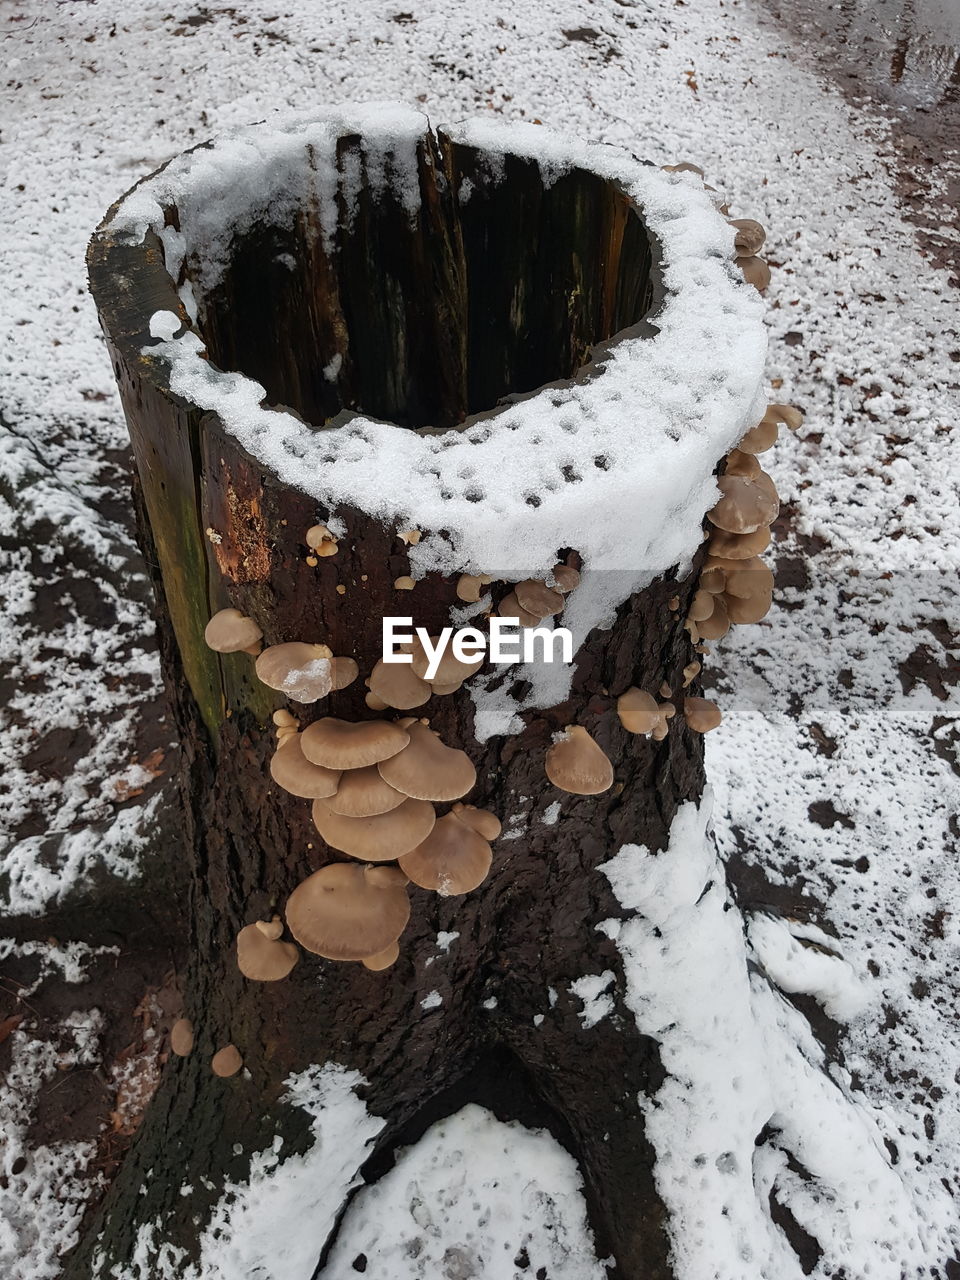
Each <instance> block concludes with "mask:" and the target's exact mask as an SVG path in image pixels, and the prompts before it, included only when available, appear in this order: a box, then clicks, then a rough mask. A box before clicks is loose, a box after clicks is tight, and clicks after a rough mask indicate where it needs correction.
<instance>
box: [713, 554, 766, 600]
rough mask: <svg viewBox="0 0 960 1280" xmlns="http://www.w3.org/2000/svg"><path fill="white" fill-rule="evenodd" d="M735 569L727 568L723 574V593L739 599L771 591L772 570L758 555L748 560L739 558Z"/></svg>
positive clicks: (750, 597) (747, 598) (748, 598)
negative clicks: (738, 565)
mask: <svg viewBox="0 0 960 1280" xmlns="http://www.w3.org/2000/svg"><path fill="white" fill-rule="evenodd" d="M739 564H740V567H739V568H737V569H727V571H726V573H725V574H724V578H725V579H726V581H725V582H724V594H725V595H727V596H737V597H738V598H739V599H741V600H752V599H753V598H754V596H758V595H770V593H771V592H772V591H773V570H772V569H771V568H770V566H769V565H768V564H764V563H763V561H762V560H761V559H760V558H759V556H754V557H753V558H752V559H750V560H741V561H740V562H739Z"/></svg>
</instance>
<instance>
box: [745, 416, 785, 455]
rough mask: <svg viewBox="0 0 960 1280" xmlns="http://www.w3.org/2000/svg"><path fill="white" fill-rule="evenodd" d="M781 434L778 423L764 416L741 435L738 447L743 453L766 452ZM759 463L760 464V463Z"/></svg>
mask: <svg viewBox="0 0 960 1280" xmlns="http://www.w3.org/2000/svg"><path fill="white" fill-rule="evenodd" d="M779 434H780V430H779V428H778V426H777V424H776V423H775V422H773V421H771V420H769V419H768V418H767V417H766V416H764V417H762V418H761V419H760V421H759V422H758V423H757V425H756V426H755V427H751V428H750V430H749V431H747V432H746V433H745V434H744V435H743V436H742V437H741V440H740V443H739V444H738V445H737V448H738V449H739V450H740V452H741V453H750V454H755V453H766V451H767V450H768V449H772V448H773V446H774V445H775V444H776V443H777V436H778V435H779ZM757 465H758V466H759V465H760V464H759V463H758V464H757Z"/></svg>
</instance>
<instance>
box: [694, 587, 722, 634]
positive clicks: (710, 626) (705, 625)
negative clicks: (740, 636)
mask: <svg viewBox="0 0 960 1280" xmlns="http://www.w3.org/2000/svg"><path fill="white" fill-rule="evenodd" d="M697 628H698V630H699V632H700V635H701V636H702V637H703V639H704V640H721V639H722V638H723V637H724V636H725V635H726V634H727V632H728V631H729V630H730V619H729V617H728V616H727V606H726V604H725V602H724V597H723V596H721V595H718V596H714V597H713V612H712V613H711V614H710V617H709V618H704V619H703V621H702V622H698V623H697Z"/></svg>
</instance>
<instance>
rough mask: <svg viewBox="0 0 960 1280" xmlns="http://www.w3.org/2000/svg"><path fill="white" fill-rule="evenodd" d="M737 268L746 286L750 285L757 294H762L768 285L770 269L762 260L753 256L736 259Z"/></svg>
mask: <svg viewBox="0 0 960 1280" xmlns="http://www.w3.org/2000/svg"><path fill="white" fill-rule="evenodd" d="M737 266H738V267H739V268H740V270H741V271H742V272H743V278H744V280H746V282H747V284H752V285H753V287H754V288H755V289H757V290H758V291H759V292H761V293H762V292H763V290H764V289H765V288H766V287H767V285H768V284H769V283H770V268H769V266H768V265H767V263H766V262H765V261H764V259H763V258H757V257H754V256H753V255H750V256H749V257H742V258H737Z"/></svg>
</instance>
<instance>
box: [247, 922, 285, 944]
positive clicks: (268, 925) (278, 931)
mask: <svg viewBox="0 0 960 1280" xmlns="http://www.w3.org/2000/svg"><path fill="white" fill-rule="evenodd" d="M254 923H255V924H256V926H257V928H258V929H259V930H260V932H261V933H262V934H263V936H264V937H265V938H269V939H270V941H271V942H276V940H277V939H278V938H282V937H283V921H282V920H281V919H280V917H279V916H274V917H273V918H272V919H271V920H256V921H254Z"/></svg>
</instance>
